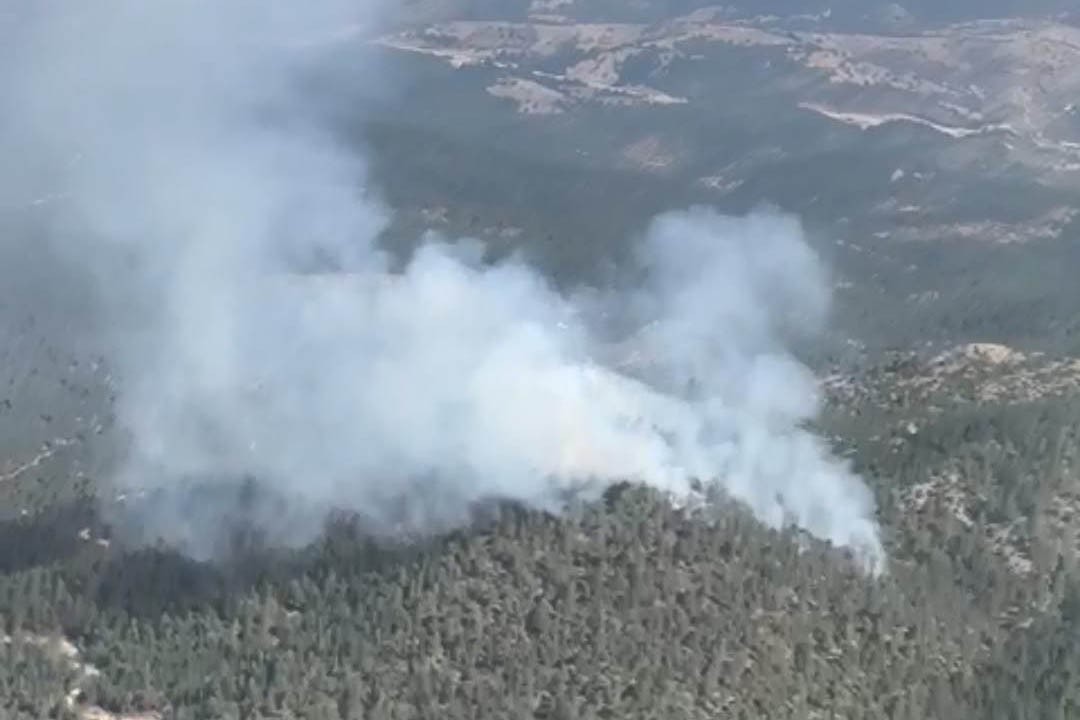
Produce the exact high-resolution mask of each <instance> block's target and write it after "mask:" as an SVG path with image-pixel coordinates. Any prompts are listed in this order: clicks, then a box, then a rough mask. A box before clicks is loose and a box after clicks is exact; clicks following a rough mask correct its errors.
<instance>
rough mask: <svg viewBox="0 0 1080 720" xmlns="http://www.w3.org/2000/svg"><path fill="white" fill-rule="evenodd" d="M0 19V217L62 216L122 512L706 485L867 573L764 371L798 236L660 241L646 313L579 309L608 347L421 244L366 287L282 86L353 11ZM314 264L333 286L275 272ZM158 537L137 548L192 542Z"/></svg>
mask: <svg viewBox="0 0 1080 720" xmlns="http://www.w3.org/2000/svg"><path fill="white" fill-rule="evenodd" d="M7 5H8V11H7V12H6V13H4V16H5V18H6V19H4V20H0V23H3V24H2V25H0V27H2V28H3V29H2V30H0V41H2V45H3V49H2V50H0V68H3V69H2V70H0V73H2V75H0V79H2V83H3V86H2V91H3V98H2V100H0V103H2V105H0V113H2V116H3V120H0V123H2V124H0V132H2V134H0V148H2V150H3V152H4V157H5V158H6V159H8V158H9V159H10V160H9V161H7V162H6V163H5V165H6V166H5V168H4V169H3V170H0V198H2V200H3V204H4V205H5V206H8V207H13V206H18V205H19V204H20V203H29V202H31V201H33V200H34V199H35V198H38V197H41V196H44V195H53V196H59V198H60V199H57V200H56V201H55V202H53V203H52V204H51V205H50V211H49V218H50V224H49V228H48V229H49V237H50V238H51V242H53V243H54V244H55V246H56V248H57V252H58V254H59V255H60V256H61V257H62V258H64V260H65V263H67V265H68V266H77V267H80V268H82V272H83V273H84V274H85V276H86V277H89V278H91V279H92V281H93V287H94V288H95V292H96V295H97V296H98V297H99V298H100V304H101V312H102V313H103V315H104V317H105V318H106V321H107V328H108V331H107V333H106V335H105V338H106V340H105V341H106V344H107V346H108V349H109V353H110V355H111V356H112V358H113V360H114V362H115V363H117V365H118V369H119V374H120V376H121V378H122V393H121V396H120V400H119V402H120V405H119V423H120V425H121V426H122V427H123V428H124V429H125V431H126V432H128V433H129V434H130V436H131V448H130V452H129V453H128V456H127V458H126V460H125V462H124V464H123V466H122V468H121V469H120V471H119V478H118V482H120V483H121V484H125V485H129V486H132V487H139V488H151V489H153V488H168V487H170V486H171V485H173V484H176V483H179V482H182V481H184V480H186V479H190V478H214V477H223V478H225V477H239V476H253V477H255V478H257V479H258V480H259V481H260V482H261V483H263V484H266V485H268V486H269V487H272V488H276V489H278V490H281V491H282V492H283V494H284V495H286V496H298V497H300V498H302V499H303V500H304V501H305V502H306V503H308V504H309V505H310V506H312V507H315V508H321V509H331V508H335V507H340V508H346V509H354V510H358V511H361V512H364V513H368V514H378V513H379V512H380V508H382V507H384V506H385V505H386V504H387V503H389V502H391V501H392V500H393V499H394V498H395V497H396V496H398V495H401V494H405V495H408V494H410V493H413V494H422V495H423V496H424V499H425V500H426V501H427V504H428V505H434V506H435V507H436V508H437V510H434V512H439V513H446V514H448V515H453V514H454V513H459V512H461V511H462V510H463V508H464V507H465V506H466V505H467V504H468V503H469V502H471V501H475V500H478V499H482V498H485V497H489V496H499V497H504V498H510V499H515V500H520V501H523V502H529V503H537V504H549V503H552V502H553V501H554V498H555V497H557V495H558V493H559V491H562V490H566V489H572V488H581V489H585V490H593V491H596V490H599V489H602V488H603V487H606V486H607V485H609V484H611V483H615V482H619V481H623V480H631V481H641V482H645V483H648V484H651V485H653V486H656V487H657V488H660V489H662V490H664V491H669V492H671V493H673V494H674V495H675V496H682V497H685V496H688V495H689V494H691V492H692V490H691V489H692V487H693V485H694V482H695V480H701V481H717V482H719V483H721V484H722V485H723V487H724V488H725V489H726V490H727V491H728V492H729V493H730V494H731V495H733V496H734V497H735V498H737V499H739V500H742V501H744V502H746V503H747V504H748V505H749V506H750V507H751V508H752V509H753V510H754V511H755V512H756V513H757V514H758V515H759V516H760V517H761V519H762V520H764V521H766V522H768V523H770V524H773V525H778V524H780V523H781V522H783V521H784V520H785V518H793V519H794V520H795V521H796V522H797V523H798V524H799V525H801V526H803V527H805V528H806V529H807V530H809V531H810V532H812V533H814V534H816V535H818V536H820V537H823V538H827V539H829V540H831V541H833V542H835V543H837V544H841V545H850V546H853V547H856V548H857V549H859V550H860V551H861V552H863V553H866V556H867V557H868V558H869V559H870V560H871V561H872V562H880V560H881V555H882V550H881V545H880V543H879V540H878V535H877V528H876V525H875V522H874V519H873V502H872V498H871V496H870V494H869V492H868V490H867V489H866V487H865V486H864V485H863V483H862V482H861V480H860V479H859V478H858V477H856V476H855V475H853V474H852V472H851V471H850V470H849V469H848V467H847V466H846V465H845V464H843V463H842V462H840V461H839V460H837V459H835V458H833V457H832V456H831V455H830V452H829V450H828V448H827V447H826V446H825V444H823V443H822V442H821V441H820V440H818V439H817V438H815V437H814V436H813V435H812V434H811V433H810V432H809V431H808V430H806V429H805V428H804V425H805V423H806V421H808V420H810V419H812V418H813V416H814V415H815V414H816V412H817V409H818V393H817V388H816V383H815V381H814V379H813V377H812V376H811V374H810V372H809V371H808V370H807V369H806V368H805V367H804V366H802V365H801V364H800V363H799V362H798V361H797V360H796V359H795V358H794V357H793V356H792V355H791V354H790V353H789V352H787V351H786V350H785V348H784V347H783V344H782V342H781V340H782V338H783V336H784V335H785V333H786V331H787V330H788V329H790V327H792V326H797V327H801V328H803V329H806V328H814V327H818V326H820V324H821V323H822V322H823V321H824V318H825V315H826V312H827V306H828V297H827V292H826V287H827V282H826V278H825V276H824V271H823V269H822V267H821V266H820V264H819V262H818V261H817V259H816V258H815V256H814V255H813V253H812V252H811V251H810V249H809V248H808V246H807V245H806V244H805V242H804V240H803V236H802V230H801V228H800V225H799V223H798V222H797V220H795V219H793V218H791V217H787V216H784V215H781V214H779V213H775V212H761V213H757V214H754V215H751V216H749V217H745V218H732V217H725V216H721V215H719V214H717V213H715V212H713V211H711V210H708V209H703V208H699V209H692V210H689V211H686V212H675V213H671V214H668V215H664V216H662V217H659V218H657V219H656V220H655V222H654V223H653V224H652V226H651V227H650V228H649V229H648V231H647V233H646V234H645V236H644V239H643V240H642V241H641V243H640V248H639V252H638V259H639V261H640V262H641V265H642V268H643V269H644V271H645V273H644V275H643V277H644V278H645V279H644V281H643V283H642V285H641V286H640V287H639V288H638V289H637V290H635V291H634V292H633V293H630V294H629V295H627V294H619V295H618V296H614V295H613V296H612V297H609V298H607V299H606V300H605V301H604V302H605V303H607V304H609V305H610V307H611V308H613V309H614V308H619V309H620V312H621V314H622V315H623V316H627V315H628V316H629V317H630V319H631V320H633V322H634V325H635V326H636V327H637V328H638V329H637V331H636V333H635V334H634V335H633V336H632V337H631V338H630V339H629V340H627V341H626V342H625V343H623V344H622V345H620V346H612V345H610V344H608V343H606V342H601V341H600V340H599V338H600V337H601V333H600V332H599V328H597V327H595V324H594V322H593V319H592V318H594V317H595V314H594V313H592V312H591V311H590V312H586V309H585V308H584V307H582V303H580V302H578V301H576V300H575V299H574V298H573V297H570V296H567V295H565V294H561V293H559V292H557V291H556V290H554V289H553V288H552V287H551V286H550V285H549V284H548V283H547V282H546V281H545V280H544V279H543V278H542V277H541V276H540V275H539V274H538V273H537V272H535V271H533V270H532V269H530V268H529V267H528V266H526V265H525V264H524V263H523V262H520V261H517V260H510V261H506V262H503V263H501V264H498V265H496V266H494V267H491V266H485V265H483V264H482V263H481V262H479V260H478V259H477V258H478V257H479V255H480V253H479V252H477V248H476V246H475V244H474V243H470V242H450V241H447V240H445V239H441V238H437V237H430V238H427V240H426V242H425V243H424V244H423V245H422V246H421V248H420V249H419V250H418V251H417V252H416V253H415V255H414V256H413V257H412V259H411V260H410V262H409V263H408V264H407V266H406V267H405V269H404V270H403V271H402V272H391V271H390V269H389V263H388V261H387V258H386V257H385V256H384V255H383V254H382V252H381V251H379V250H378V249H377V247H376V244H375V243H376V237H377V236H378V234H379V232H380V231H381V229H382V228H383V227H384V226H385V223H386V219H387V210H386V209H385V208H383V207H382V206H381V205H380V204H379V203H378V201H377V199H374V198H373V197H371V193H370V191H369V190H368V189H367V188H368V187H369V183H368V181H367V180H366V178H365V173H364V163H363V158H362V156H361V155H360V154H358V152H357V150H356V149H355V148H346V147H341V146H339V145H337V144H336V143H335V142H334V141H333V139H332V138H331V136H330V135H329V134H328V133H324V132H322V131H321V130H320V126H319V122H318V121H317V118H316V115H317V113H316V112H315V111H314V110H312V109H311V108H310V106H309V101H308V100H306V99H305V98H304V96H302V95H301V93H300V92H298V91H297V89H296V82H295V81H296V79H297V77H298V74H299V73H301V72H303V71H306V70H307V69H309V68H310V67H312V66H313V65H314V64H315V63H317V62H319V61H320V60H321V57H320V56H321V55H322V54H323V53H322V51H321V49H320V47H321V46H320V45H319V44H318V43H317V42H310V41H312V40H317V39H318V38H320V37H331V36H333V35H334V34H335V33H336V32H337V31H339V30H340V29H341V28H342V27H345V26H348V27H358V28H361V29H363V28H365V27H371V24H372V23H373V21H374V19H373V15H372V13H371V12H369V11H368V10H367V9H366V7H365V3H363V2H343V1H342V2H339V1H338V0H309V1H308V2H304V3H299V2H297V3H293V2H282V1H280V0H278V1H275V0H271V1H255V0H229V1H227V2H222V1H221V0H213V1H210V0H160V1H159V2H139V1H137V0H95V1H94V2H86V1H85V0H58V1H55V2H48V3H33V4H29V3H26V4H23V3H15V2H10V1H9V2H7ZM334 73H335V77H349V78H350V81H351V82H356V83H360V84H365V83H367V84H377V83H378V79H377V75H378V69H377V68H372V67H364V66H356V67H350V68H346V69H342V68H341V67H337V68H334ZM602 211H603V210H602V209H598V212H602ZM315 257H318V258H322V259H323V260H327V261H329V263H330V264H331V265H332V266H333V267H335V268H336V269H338V270H339V271H340V272H336V273H335V274H323V275H302V274H299V273H298V272H297V271H298V270H302V269H304V268H305V267H307V264H308V263H309V261H310V260H311V259H312V258H315ZM590 310H591V308H590ZM433 498H434V500H433ZM179 514H180V513H179V512H178V513H177V516H178V517H176V518H174V519H173V523H174V524H175V525H176V527H175V528H167V527H163V528H162V529H161V532H162V533H165V534H167V535H168V534H172V535H174V536H175V538H174V539H181V540H182V539H185V538H186V539H190V538H192V537H198V536H199V534H200V529H199V528H198V527H193V526H191V524H190V523H192V522H195V521H194V520H190V521H189V520H186V519H185V518H182V517H179ZM185 522H188V525H186V526H185ZM302 535H303V533H301V536H302ZM301 536H297V537H296V538H294V539H303V538H302V537H301Z"/></svg>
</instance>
